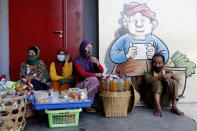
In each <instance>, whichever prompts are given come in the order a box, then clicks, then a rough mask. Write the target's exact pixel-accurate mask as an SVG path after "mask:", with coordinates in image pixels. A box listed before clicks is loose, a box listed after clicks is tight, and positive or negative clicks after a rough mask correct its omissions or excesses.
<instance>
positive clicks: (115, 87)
mask: <svg viewBox="0 0 197 131" xmlns="http://www.w3.org/2000/svg"><path fill="white" fill-rule="evenodd" d="M109 91H110V92H118V80H117V79H116V78H115V77H113V80H112V81H111V82H110V88H109Z"/></svg>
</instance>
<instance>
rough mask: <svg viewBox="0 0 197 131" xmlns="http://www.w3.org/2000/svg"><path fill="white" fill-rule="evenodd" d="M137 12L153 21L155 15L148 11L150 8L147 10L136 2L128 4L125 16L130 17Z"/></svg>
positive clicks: (144, 5) (143, 5)
mask: <svg viewBox="0 0 197 131" xmlns="http://www.w3.org/2000/svg"><path fill="white" fill-rule="evenodd" d="M137 12H140V13H142V14H143V15H144V16H146V17H148V18H150V19H152V20H154V19H155V13H154V12H152V11H150V8H148V7H147V5H146V4H139V3H137V2H131V3H130V4H129V9H128V10H127V11H126V15H127V16H131V15H133V14H135V13H137Z"/></svg>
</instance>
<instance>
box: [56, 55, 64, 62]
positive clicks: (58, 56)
mask: <svg viewBox="0 0 197 131" xmlns="http://www.w3.org/2000/svg"><path fill="white" fill-rule="evenodd" d="M57 59H58V61H64V60H65V55H57Z"/></svg>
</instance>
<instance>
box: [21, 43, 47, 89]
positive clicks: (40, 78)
mask: <svg viewBox="0 0 197 131" xmlns="http://www.w3.org/2000/svg"><path fill="white" fill-rule="evenodd" d="M39 55H40V50H39V48H38V47H37V46H31V47H29V48H28V50H27V57H28V59H27V61H26V62H23V63H22V64H21V66H20V78H24V79H26V80H27V81H30V82H31V83H32V84H33V86H34V89H35V90H45V89H46V88H47V86H46V82H47V81H48V79H49V74H48V71H47V66H46V65H45V63H44V62H43V61H42V60H38V57H39Z"/></svg>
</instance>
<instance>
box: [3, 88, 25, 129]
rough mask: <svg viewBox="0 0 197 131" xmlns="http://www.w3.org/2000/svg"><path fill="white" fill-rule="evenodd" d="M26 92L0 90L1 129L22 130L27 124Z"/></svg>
mask: <svg viewBox="0 0 197 131" xmlns="http://www.w3.org/2000/svg"><path fill="white" fill-rule="evenodd" d="M25 97H26V94H25V93H23V92H16V91H15V90H9V91H5V90H4V91H0V130H1V131H11V130H13V131H21V130H23V129H24V126H25V113H26V98H25Z"/></svg>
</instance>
